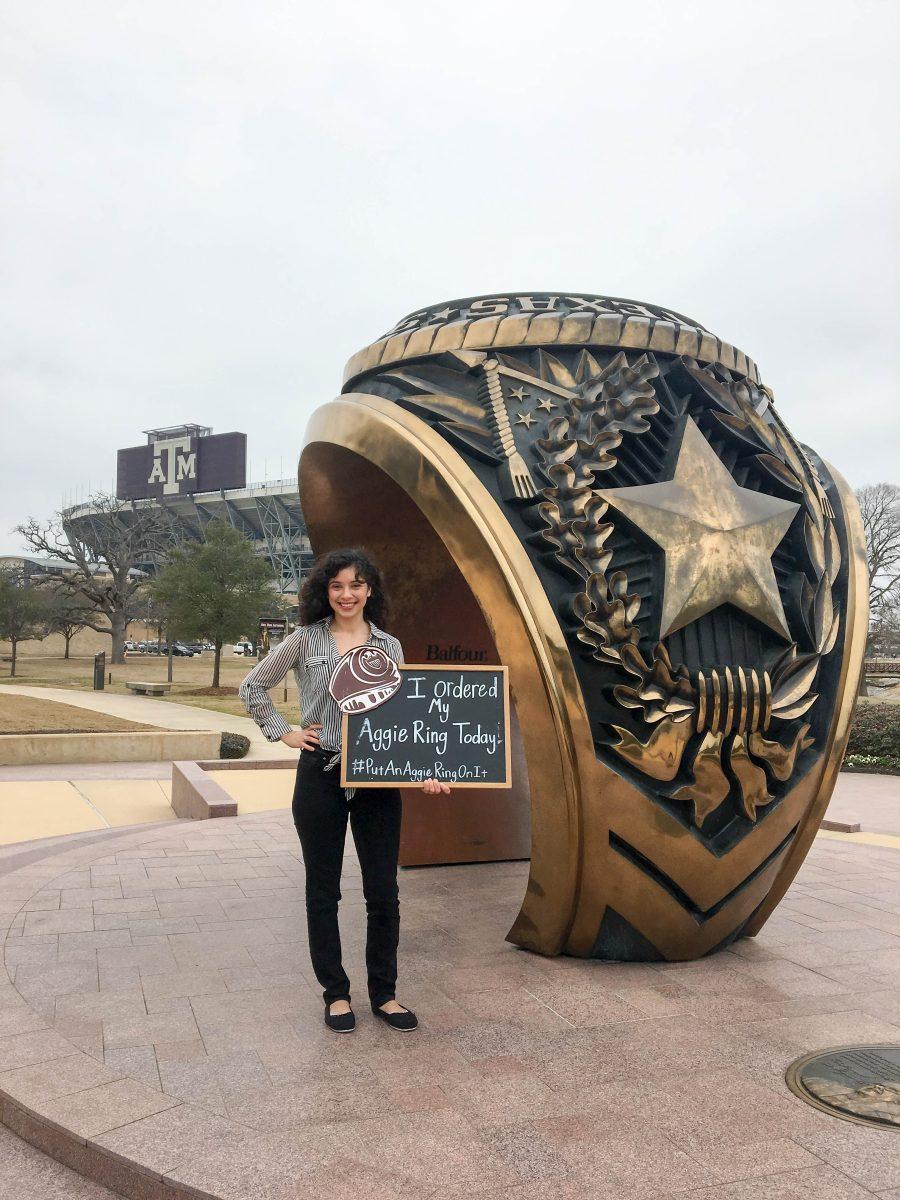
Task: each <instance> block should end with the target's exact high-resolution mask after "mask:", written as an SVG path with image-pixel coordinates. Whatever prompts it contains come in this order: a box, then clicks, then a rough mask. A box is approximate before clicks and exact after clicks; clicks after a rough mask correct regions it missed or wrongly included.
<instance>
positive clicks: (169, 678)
mask: <svg viewBox="0 0 900 1200" xmlns="http://www.w3.org/2000/svg"><path fill="white" fill-rule="evenodd" d="M172 654H173V646H172V638H171V637H169V653H168V660H169V661H168V666H167V671H166V679H167V680H168V681H169V683H171V682H172Z"/></svg>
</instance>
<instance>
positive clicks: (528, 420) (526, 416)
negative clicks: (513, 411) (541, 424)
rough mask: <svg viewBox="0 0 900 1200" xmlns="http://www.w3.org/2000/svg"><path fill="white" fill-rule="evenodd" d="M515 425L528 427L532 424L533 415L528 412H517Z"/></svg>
mask: <svg viewBox="0 0 900 1200" xmlns="http://www.w3.org/2000/svg"><path fill="white" fill-rule="evenodd" d="M516 424H517V425H524V426H525V428H526V429H530V428H531V426H532V425H533V424H534V416H533V415H532V414H531V413H530V412H523V413H519V415H518V416H517V417H516Z"/></svg>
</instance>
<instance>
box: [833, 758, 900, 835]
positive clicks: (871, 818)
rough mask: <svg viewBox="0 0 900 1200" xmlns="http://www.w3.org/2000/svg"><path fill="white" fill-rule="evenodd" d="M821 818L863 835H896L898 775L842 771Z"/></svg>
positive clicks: (898, 825)
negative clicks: (851, 827) (854, 828)
mask: <svg viewBox="0 0 900 1200" xmlns="http://www.w3.org/2000/svg"><path fill="white" fill-rule="evenodd" d="M825 815H826V817H828V818H830V819H831V820H834V821H846V822H847V823H848V824H856V825H859V827H860V829H861V830H862V832H863V833H894V834H900V775H863V774H862V773H857V772H855V771H853V772H851V771H842V772H841V774H840V775H839V776H838V781H837V787H836V788H835V789H834V795H833V796H832V797H831V803H830V804H829V805H828V812H827V813H826V814H825Z"/></svg>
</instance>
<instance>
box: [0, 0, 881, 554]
mask: <svg viewBox="0 0 900 1200" xmlns="http://www.w3.org/2000/svg"><path fill="white" fill-rule="evenodd" d="M897 14H898V5H897V4H896V3H895V2H893V0H891V2H887V0H886V2H884V3H881V2H876V3H869V2H865V0H863V2H860V0H854V2H853V3H847V2H846V0H842V2H841V3H830V2H822V0H817V2H815V3H796V2H791V0H787V2H785V0H781V2H779V3H775V4H770V3H752V4H750V3H748V4H728V3H726V4H722V3H721V2H720V3H710V4H705V3H701V4H698V3H689V2H682V3H678V4H673V3H643V4H638V3H631V4H617V5H611V4H606V3H598V2H597V0H583V2H582V3H566V2H564V0H554V2H552V3H551V2H549V0H544V2H542V3H534V2H531V0H518V2H517V3H492V2H491V0H479V3H470V2H469V0H457V3H455V4H453V5H450V6H446V5H440V4H426V3H422V2H419V3H416V4H406V3H382V4H374V3H364V4H360V3H356V2H352V0H350V2H348V0H343V2H342V3H341V4H338V5H332V6H327V5H324V4H321V5H315V6H312V5H310V6H306V5H302V4H299V3H296V2H293V3H290V4H276V3H271V2H267V0H256V2H255V3H253V4H246V3H241V4H238V3H229V2H227V0H222V2H219V3H215V4H205V3H201V2H199V0H191V2H190V3H189V4H185V3H183V0H182V2H180V3H178V4H175V3H170V2H166V0H154V2H153V3H147V0H142V2H141V3H127V2H122V0H116V2H115V3H112V2H110V3H104V2H100V0H98V2H93V3H92V2H87V0H56V2H55V3H46V2H43V0H6V3H5V4H4V6H3V12H2V16H0V23H2V34H3V41H2V63H3V67H2V105H0V128H2V147H0V153H2V168H0V170H2V195H0V204H2V212H0V229H2V235H0V236H2V242H3V244H2V264H0V318H2V319H0V389H2V390H0V403H2V410H3V426H2V433H3V437H2V440H0V445H2V476H0V479H2V482H0V552H2V551H7V552H9V551H14V550H17V549H19V548H20V543H19V539H18V537H17V536H16V535H14V534H12V533H11V532H10V531H11V529H12V527H13V526H14V525H16V524H17V523H18V522H19V521H21V520H22V519H23V518H24V517H25V516H27V515H28V514H33V515H35V516H45V515H49V514H50V513H51V512H52V511H53V510H54V509H56V508H58V507H59V505H60V502H61V499H62V497H63V495H64V494H65V495H66V497H67V498H71V497H73V496H77V494H78V489H82V490H83V491H85V492H86V491H87V489H88V487H89V486H90V487H93V488H97V487H98V486H102V487H107V488H108V487H109V486H110V483H111V481H112V479H113V477H114V473H115V452H116V450H117V449H118V448H119V447H122V446H130V445H135V444H138V443H139V442H141V441H142V440H143V439H142V437H141V431H142V430H143V429H146V428H148V427H152V426H155V425H166V424H177V423H180V422H184V421H197V422H201V423H207V424H210V425H212V426H213V427H214V428H215V430H216V431H217V432H226V431H228V430H232V429H237V430H244V431H246V432H247V433H248V435H249V440H250V458H251V470H252V477H253V478H254V479H261V478H263V476H264V475H266V476H268V477H278V476H279V475H280V474H283V475H284V476H287V475H290V474H293V472H294V471H295V468H296V459H297V456H298V453H299V449H300V446H301V442H302V436H303V429H304V425H305V423H306V420H307V418H308V416H309V414H310V412H311V411H312V410H313V409H314V408H315V407H316V406H317V405H318V404H321V403H323V402H325V401H327V400H328V399H330V398H331V397H332V396H333V395H334V394H335V393H336V392H337V391H338V390H339V388H340V380H341V373H342V369H343V366H344V363H345V361H346V360H347V358H348V357H349V356H350V355H351V354H352V353H353V352H354V351H356V350H357V349H360V348H361V347H362V346H363V345H365V344H367V343H368V342H369V341H371V340H373V339H374V338H375V337H377V336H378V335H379V334H381V333H382V332H384V331H385V330H386V329H387V328H389V327H390V326H391V325H393V324H394V323H395V321H396V320H397V319H398V318H399V317H400V316H402V315H403V314H404V313H406V312H408V311H410V310H413V309H415V308H418V307H421V306H423V305H426V304H429V303H432V302H435V301H438V300H442V299H451V298H454V297H457V296H466V295H473V294H477V293H481V292H493V291H505V290H511V289H522V290H528V289H533V290H560V289H561V290H565V291H570V292H571V291H582V292H591V293H598V294H609V295H618V296H627V297H630V298H632V299H640V300H647V301H650V302H653V303H657V304H661V305H665V306H668V307H671V308H674V309H676V310H678V311H681V312H684V313H687V314H690V315H691V316H693V317H695V318H696V319H697V320H699V321H701V322H702V323H703V324H705V325H706V326H707V327H708V328H710V329H711V330H713V331H714V332H715V333H716V334H718V335H719V336H720V337H722V338H724V339H726V340H728V341H731V342H733V343H734V344H735V345H737V346H739V347H740V348H741V349H742V350H744V351H746V352H747V353H748V354H749V355H751V356H752V357H753V358H755V359H756V361H757V363H758V364H759V366H760V369H761V372H762V376H763V379H764V380H765V381H766V382H767V383H768V384H769V385H770V386H771V387H773V388H774V390H775V397H776V401H777V402H778V404H779V407H780V409H781V412H782V413H783V415H784V416H785V418H786V419H787V421H788V423H789V424H790V426H791V428H792V429H793V431H794V433H795V434H796V435H797V436H798V437H800V438H801V439H802V440H804V441H807V442H809V443H810V444H811V445H813V446H814V447H815V448H816V449H817V450H818V451H819V452H820V453H821V454H823V455H824V456H825V457H826V458H828V459H829V460H830V461H832V462H833V463H834V464H835V465H837V466H838V467H839V468H840V469H841V470H842V471H843V472H844V473H845V474H846V475H847V477H848V478H849V480H850V482H851V483H852V484H854V485H859V484H862V483H866V482H875V481H877V480H879V479H882V478H885V479H890V480H892V481H894V482H900V405H898V401H897V377H898V366H900V364H898V361H897V336H896V327H897V317H898V303H897V282H896V279H897V273H896V254H897V229H896V224H895V214H896V211H897V168H896V161H897V155H896V119H897V99H898V96H897V86H896V83H895V79H896V75H897V42H898V37H897Z"/></svg>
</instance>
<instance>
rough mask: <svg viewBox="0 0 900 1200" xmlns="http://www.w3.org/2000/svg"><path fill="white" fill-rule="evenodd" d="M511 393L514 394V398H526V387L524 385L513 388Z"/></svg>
mask: <svg viewBox="0 0 900 1200" xmlns="http://www.w3.org/2000/svg"><path fill="white" fill-rule="evenodd" d="M509 394H510V396H512V398H513V400H524V399H525V389H524V388H523V387H517V388H513V389H512V391H511V392H510V393H509Z"/></svg>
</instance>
